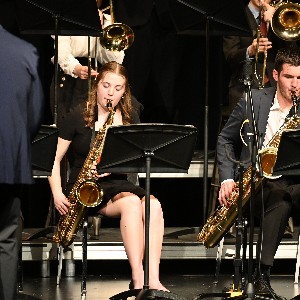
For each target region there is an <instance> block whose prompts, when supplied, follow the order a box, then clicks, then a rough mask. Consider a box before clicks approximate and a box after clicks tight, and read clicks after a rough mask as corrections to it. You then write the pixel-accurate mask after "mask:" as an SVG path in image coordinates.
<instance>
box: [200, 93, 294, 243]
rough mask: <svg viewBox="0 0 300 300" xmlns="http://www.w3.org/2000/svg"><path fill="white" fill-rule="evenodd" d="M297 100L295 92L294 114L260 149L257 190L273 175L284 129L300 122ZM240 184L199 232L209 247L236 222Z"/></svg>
mask: <svg viewBox="0 0 300 300" xmlns="http://www.w3.org/2000/svg"><path fill="white" fill-rule="evenodd" d="M297 100H298V99H297V96H296V95H295V93H293V94H292V101H293V106H294V115H293V116H292V117H290V118H287V119H286V122H285V123H284V124H283V125H282V126H281V127H280V128H279V130H278V131H277V132H276V133H275V135H274V136H273V138H272V139H271V140H270V142H269V143H268V145H267V147H265V148H264V149H262V150H261V151H259V155H260V156H261V162H262V169H263V177H260V176H259V173H258V172H256V176H255V178H254V183H255V191H257V190H258V188H259V187H260V186H261V185H262V184H264V183H265V182H266V181H267V179H269V178H272V176H271V175H272V172H273V167H274V165H275V162H276V159H277V151H278V147H279V143H280V139H281V136H282V133H283V131H284V130H287V129H295V128H297V126H298V125H299V124H300V117H299V116H298V114H297V109H296V107H297ZM251 168H252V167H251V166H250V167H249V168H247V169H246V171H245V172H244V176H243V192H244V193H243V199H242V206H243V207H244V205H245V204H246V203H247V202H248V200H249V198H250V192H251V173H252V170H251ZM238 186H239V185H238V183H237V184H236V186H235V188H234V189H233V191H232V193H231V195H230V197H229V199H227V206H221V205H220V206H219V207H218V208H217V209H216V210H215V211H214V212H213V213H212V214H211V216H210V217H209V218H208V219H207V221H206V224H205V225H204V226H203V228H202V230H201V232H200V233H199V234H198V236H197V240H198V241H199V242H202V243H204V245H205V246H206V247H207V248H213V247H215V246H216V245H217V244H218V243H219V241H220V240H221V239H222V238H223V236H224V235H225V234H226V233H227V232H228V230H229V229H230V227H231V226H232V225H233V223H234V222H235V220H236V217H237V213H238V209H237V208H238V199H239V188H238Z"/></svg>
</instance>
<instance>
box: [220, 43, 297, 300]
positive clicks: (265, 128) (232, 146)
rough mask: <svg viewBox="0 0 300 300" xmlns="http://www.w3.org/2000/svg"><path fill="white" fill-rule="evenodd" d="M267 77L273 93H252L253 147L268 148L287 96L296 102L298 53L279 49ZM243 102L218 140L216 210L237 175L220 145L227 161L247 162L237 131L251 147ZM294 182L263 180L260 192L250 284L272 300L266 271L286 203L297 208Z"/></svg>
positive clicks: (287, 108)
mask: <svg viewBox="0 0 300 300" xmlns="http://www.w3.org/2000/svg"><path fill="white" fill-rule="evenodd" d="M273 77H274V80H275V81H276V88H275V87H269V88H265V89H262V90H252V97H253V105H254V115H255V122H256V124H257V128H258V135H259V137H261V138H259V139H258V142H259V148H263V147H265V146H267V145H268V143H269V142H270V140H271V139H272V138H273V137H274V136H275V135H276V132H277V130H278V129H279V128H280V126H282V125H283V124H286V123H284V122H286V117H287V116H288V117H289V116H290V114H292V113H293V111H294V110H293V107H292V105H293V103H292V99H291V95H292V93H295V94H296V96H297V98H298V99H299V97H300V49H299V48H298V47H288V48H282V49H280V50H279V51H278V53H277V55H276V59H275V69H274V70H273ZM249 102H250V101H247V103H246V101H245V99H244V98H243V99H241V100H240V101H239V103H238V104H237V105H236V107H235V108H234V110H233V112H232V114H231V115H230V117H229V119H228V121H227V123H226V125H225V126H224V128H223V129H222V131H221V133H220V135H219V137H218V144H217V156H218V167H219V175H220V182H221V188H220V191H219V202H220V204H221V205H227V200H228V198H229V197H230V195H231V193H232V191H233V189H234V187H235V186H236V183H235V180H236V179H237V175H238V172H237V165H236V164H235V163H233V162H232V161H231V160H229V158H228V156H227V154H226V152H225V146H226V148H227V150H228V154H229V156H231V157H232V158H233V159H236V160H241V161H247V160H249V157H250V154H249V153H250V152H249V147H248V146H246V145H245V144H243V143H242V140H241V137H240V130H243V135H244V139H245V140H246V142H247V145H249V144H251V143H248V141H247V139H250V137H251V135H249V133H253V126H252V118H251V109H250V104H249ZM298 115H299V110H298ZM247 119H249V120H250V122H249V125H245V126H243V122H244V121H245V120H247ZM299 123H300V121H298V124H299ZM298 124H297V125H298ZM298 127H299V126H298ZM238 149H241V151H238ZM299 183H300V182H299V178H293V177H281V178H279V179H277V180H269V181H268V182H267V183H266V184H265V185H264V187H263V203H264V222H263V241H262V252H261V264H260V270H261V272H257V273H256V274H255V279H254V280H255V281H254V282H255V288H256V293H257V294H264V295H265V294H271V296H272V297H275V298H274V299H279V300H282V299H284V298H283V297H281V296H278V295H276V294H275V292H274V291H273V290H272V288H271V286H270V282H269V276H270V268H271V266H272V265H273V262H274V256H275V253H276V251H277V248H278V246H279V243H280V241H281V239H282V237H283V234H284V230H285V226H286V224H287V221H288V218H289V217H290V215H291V208H292V204H295V205H298V206H299V203H300V202H299V201H300V185H299ZM261 195H262V194H261V193H257V195H256V197H255V201H254V207H255V209H254V212H255V213H257V214H258V216H260V211H261V201H259V200H260V199H261ZM257 270H259V268H257Z"/></svg>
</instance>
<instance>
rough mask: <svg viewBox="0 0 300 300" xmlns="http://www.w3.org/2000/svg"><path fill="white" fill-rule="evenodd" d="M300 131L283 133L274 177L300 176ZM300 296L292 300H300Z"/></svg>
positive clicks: (288, 130) (294, 130)
mask: <svg viewBox="0 0 300 300" xmlns="http://www.w3.org/2000/svg"><path fill="white" fill-rule="evenodd" d="M299 146H300V129H287V130H285V131H284V132H283V133H282V136H281V139H280V144H279V148H278V152H277V159H276V163H275V166H274V169H273V175H285V176H299V175H300V153H299ZM299 299H300V294H299V295H297V296H295V297H293V298H292V299H291V300H299Z"/></svg>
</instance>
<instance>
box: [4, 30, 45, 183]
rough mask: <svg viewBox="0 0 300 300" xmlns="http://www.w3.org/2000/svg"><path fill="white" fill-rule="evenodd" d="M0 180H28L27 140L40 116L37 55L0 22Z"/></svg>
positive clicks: (33, 132) (35, 129)
mask: <svg viewBox="0 0 300 300" xmlns="http://www.w3.org/2000/svg"><path fill="white" fill-rule="evenodd" d="M0 41H1V43H0V61H1V62H0V170H1V172H0V183H7V184H17V183H21V184H28V183H32V182H33V179H32V171H31V153H30V151H31V140H32V138H33V137H34V135H35V134H36V132H37V130H38V129H39V126H40V124H41V121H42V118H43V106H44V99H43V91H42V85H41V82H40V79H39V75H38V72H37V66H38V56H37V52H36V49H35V48H34V47H33V46H32V45H31V44H29V43H27V42H25V41H24V40H21V39H19V38H17V37H15V36H13V35H12V34H10V33H8V32H7V31H6V30H4V29H3V27H2V26H1V25H0Z"/></svg>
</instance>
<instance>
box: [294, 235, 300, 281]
mask: <svg viewBox="0 0 300 300" xmlns="http://www.w3.org/2000/svg"><path fill="white" fill-rule="evenodd" d="M299 268H300V233H299V236H298V246H297V254H296V270H295V279H294V283H298V281H299Z"/></svg>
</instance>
